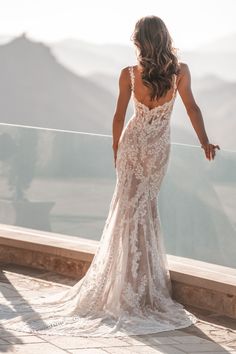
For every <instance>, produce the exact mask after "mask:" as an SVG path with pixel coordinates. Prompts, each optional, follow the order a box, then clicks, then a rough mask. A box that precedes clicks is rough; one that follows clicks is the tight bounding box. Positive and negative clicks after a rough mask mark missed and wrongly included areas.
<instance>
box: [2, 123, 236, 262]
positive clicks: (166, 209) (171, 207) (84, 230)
mask: <svg viewBox="0 0 236 354" xmlns="http://www.w3.org/2000/svg"><path fill="white" fill-rule="evenodd" d="M0 167H1V168H0V223H1V224H6V225H15V226H21V227H25V228H31V229H35V230H41V231H51V232H54V233H57V234H58V235H60V234H61V235H62V236H63V238H65V237H66V235H70V236H74V237H76V236H79V237H83V238H89V239H93V240H99V239H100V237H101V234H102V230H103V227H104V223H105V220H106V217H107V214H108V209H109V205H110V201H111V197H112V194H113V191H114V187H115V182H116V172H115V168H114V163H113V151H112V137H111V136H110V135H101V134H90V133H85V132H76V131H61V130H53V129H44V128H38V127H37V128H36V127H26V126H20V125H19V126H17V125H10V124H0ZM235 187H236V152H235V151H229V150H224V149H222V148H221V150H220V151H219V150H217V155H216V158H215V160H213V161H208V160H207V159H206V158H205V156H204V153H203V150H202V149H201V148H200V147H199V146H191V145H185V144H177V143H172V145H171V156H170V162H169V166H168V170H167V174H166V176H165V178H164V180H163V184H162V188H161V191H160V194H159V198H158V199H159V201H158V206H159V211H160V217H161V224H162V230H163V234H164V240H165V245H166V251H167V253H168V254H171V255H176V256H183V257H188V258H193V259H196V260H202V261H206V262H209V263H215V264H218V265H224V266H228V267H232V268H235V267H236V257H235V249H236V230H235V229H236V213H235V210H236V198H235V196H234V195H235Z"/></svg>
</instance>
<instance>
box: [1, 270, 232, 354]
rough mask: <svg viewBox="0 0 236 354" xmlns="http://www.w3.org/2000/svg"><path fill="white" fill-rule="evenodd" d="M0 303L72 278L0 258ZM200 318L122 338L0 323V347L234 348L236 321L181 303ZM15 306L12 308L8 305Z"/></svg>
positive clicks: (84, 351) (34, 350) (31, 352)
mask: <svg viewBox="0 0 236 354" xmlns="http://www.w3.org/2000/svg"><path fill="white" fill-rule="evenodd" d="M0 266H1V274H0V304H1V305H2V306H4V302H5V301H6V300H8V301H9V300H11V298H13V297H14V298H15V297H24V295H26V294H27V295H31V294H32V296H35V292H37V293H38V292H39V291H42V292H43V291H47V292H48V291H53V292H54V291H57V289H58V290H62V289H63V288H65V287H68V286H72V285H73V284H75V283H76V280H75V279H70V278H68V277H65V276H62V275H58V274H55V273H53V272H49V271H45V270H35V269H31V268H29V267H24V266H18V265H17V266H14V265H5V264H1V265H0ZM185 307H186V308H187V309H189V310H190V311H192V312H193V313H194V314H195V315H196V316H197V317H198V318H199V319H200V322H199V323H197V324H196V325H192V326H190V327H187V328H184V329H181V330H175V331H168V332H162V333H158V334H152V335H144V336H130V337H127V338H121V337H120V338H94V339H92V338H91V339H90V338H81V337H67V336H65V337H64V336H46V335H31V334H27V333H22V332H16V331H9V330H5V329H4V328H0V352H1V353H18V354H38V353H40V354H42V353H43V354H49V353H50V354H63V353H73V354H107V353H111V354H118V353H119V354H130V353H142V354H149V353H150V354H151V353H156V354H158V353H166V354H184V353H188V354H191V353H194V354H206V353H207V354H210V353H214V354H221V353H222V354H223V353H235V354H236V323H235V322H236V321H235V320H233V319H232V320H230V319H229V318H228V317H224V316H220V315H217V314H214V313H211V314H209V313H208V312H207V311H205V310H201V311H200V310H199V309H194V308H193V307H189V306H185ZM13 311H14V309H13Z"/></svg>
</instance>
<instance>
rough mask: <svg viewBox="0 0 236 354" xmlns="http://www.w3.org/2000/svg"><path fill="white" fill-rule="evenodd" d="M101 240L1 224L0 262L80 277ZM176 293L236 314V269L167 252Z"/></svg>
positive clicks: (183, 300) (183, 299)
mask: <svg viewBox="0 0 236 354" xmlns="http://www.w3.org/2000/svg"><path fill="white" fill-rule="evenodd" d="M97 246H98V241H94V240H89V239H85V238H82V237H73V236H67V235H62V234H57V233H52V232H45V231H39V230H34V229H28V228H27V229H26V228H23V227H16V226H9V225H4V224H0V262H3V263H8V264H9V263H10V264H18V265H25V266H30V267H32V268H38V269H45V270H50V271H54V272H57V273H59V274H63V275H66V276H70V277H72V278H75V279H80V278H81V277H82V276H83V275H84V274H85V273H86V271H87V270H88V268H89V266H90V264H91V261H92V259H93V256H94V254H95V252H96V248H97ZM167 260H168V267H169V270H170V276H171V281H172V286H173V297H174V298H175V299H176V300H177V301H179V302H180V303H182V304H184V305H189V306H194V307H196V308H199V309H204V310H208V311H210V312H211V311H212V312H213V313H218V314H220V315H225V316H227V317H230V318H236V269H233V268H229V267H224V266H220V265H216V264H210V263H206V262H202V261H198V260H194V259H190V258H184V257H177V256H173V255H169V254H168V255H167Z"/></svg>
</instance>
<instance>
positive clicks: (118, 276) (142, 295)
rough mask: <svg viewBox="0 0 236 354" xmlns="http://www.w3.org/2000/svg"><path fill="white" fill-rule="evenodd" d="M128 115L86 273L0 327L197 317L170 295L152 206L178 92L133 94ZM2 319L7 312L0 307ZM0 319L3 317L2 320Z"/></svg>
mask: <svg viewBox="0 0 236 354" xmlns="http://www.w3.org/2000/svg"><path fill="white" fill-rule="evenodd" d="M129 73H130V80H131V88H132V92H133V102H134V114H133V116H132V117H131V119H130V120H129V121H128V123H127V125H126V127H125V128H124V129H123V131H122V134H121V137H120V140H119V144H118V151H117V161H116V174H117V181H116V186H115V190H114V194H113V197H112V200H111V203H110V208H109V213H108V216H107V219H106V222H105V226H104V229H103V233H102V236H101V240H100V243H99V246H98V249H97V252H96V254H95V256H94V259H93V261H92V264H91V266H90V268H89V270H88V272H87V273H86V275H85V276H84V277H83V278H82V279H81V280H80V281H79V282H78V283H77V284H75V285H74V286H73V287H72V288H70V289H69V290H66V291H65V292H63V293H60V294H56V295H55V294H54V295H44V297H40V298H35V299H26V300H27V301H28V303H29V304H30V306H28V305H25V303H26V301H25V303H18V304H14V306H18V308H19V311H18V313H20V314H21V316H17V317H13V318H11V319H9V318H8V319H7V320H5V321H3V325H4V326H5V327H6V328H10V329H15V330H18V331H25V332H31V333H34V332H37V333H42V334H52V335H54V334H56V335H75V336H86V337H89V336H103V337H109V336H128V335H132V334H136V335H138V334H147V333H156V332H162V331H167V330H173V329H177V328H184V327H187V326H190V325H191V324H193V323H195V322H196V321H197V318H196V317H195V316H194V315H193V314H191V313H190V312H188V311H187V310H185V309H184V307H183V305H182V304H180V303H178V302H176V301H175V300H173V299H172V297H171V295H172V288H171V281H170V274H169V270H168V266H167V258H166V253H165V248H164V243H163V235H162V229H161V222H160V217H159V212H158V193H159V190H160V186H161V183H162V180H163V178H164V176H165V173H166V170H167V167H168V161H169V155H170V146H171V145H170V117H171V113H172V109H173V104H174V100H175V97H176V77H175V80H174V89H173V96H172V99H171V100H170V101H168V102H166V103H165V104H163V105H161V106H157V107H154V108H152V109H149V107H147V106H146V105H144V104H143V103H141V102H139V101H138V100H137V99H136V97H135V95H134V85H135V76H134V70H133V67H129ZM4 316H6V317H7V311H6V312H5V313H4ZM6 317H5V318H6Z"/></svg>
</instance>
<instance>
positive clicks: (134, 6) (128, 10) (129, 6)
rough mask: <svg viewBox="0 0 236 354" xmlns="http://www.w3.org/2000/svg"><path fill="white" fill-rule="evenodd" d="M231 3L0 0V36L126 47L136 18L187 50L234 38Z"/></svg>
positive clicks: (235, 6)
mask: <svg viewBox="0 0 236 354" xmlns="http://www.w3.org/2000/svg"><path fill="white" fill-rule="evenodd" d="M235 13H236V0H224V1H223V0H169V1H168V0H162V1H160V0H146V1H140V0H135V1H134V0H118V1H113V0H83V1H82V0H40V1H32V0H0V36H17V35H20V34H21V33H22V32H26V33H27V35H28V37H31V38H33V39H36V40H40V41H44V42H54V41H60V40H62V39H65V38H74V39H80V40H84V41H89V42H93V43H98V44H99V43H120V44H128V45H132V43H131V41H130V36H131V34H132V31H133V28H134V25H135V22H136V21H137V20H138V19H139V18H140V17H142V16H146V15H156V16H159V17H161V18H162V20H163V21H164V22H165V23H166V25H167V27H168V29H169V31H170V34H171V37H172V39H173V41H174V44H175V46H176V47H178V48H180V49H182V50H191V49H195V48H198V47H199V46H201V45H204V44H206V43H208V42H209V41H212V40H214V39H217V38H220V37H223V36H225V35H227V34H231V33H236V21H235Z"/></svg>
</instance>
